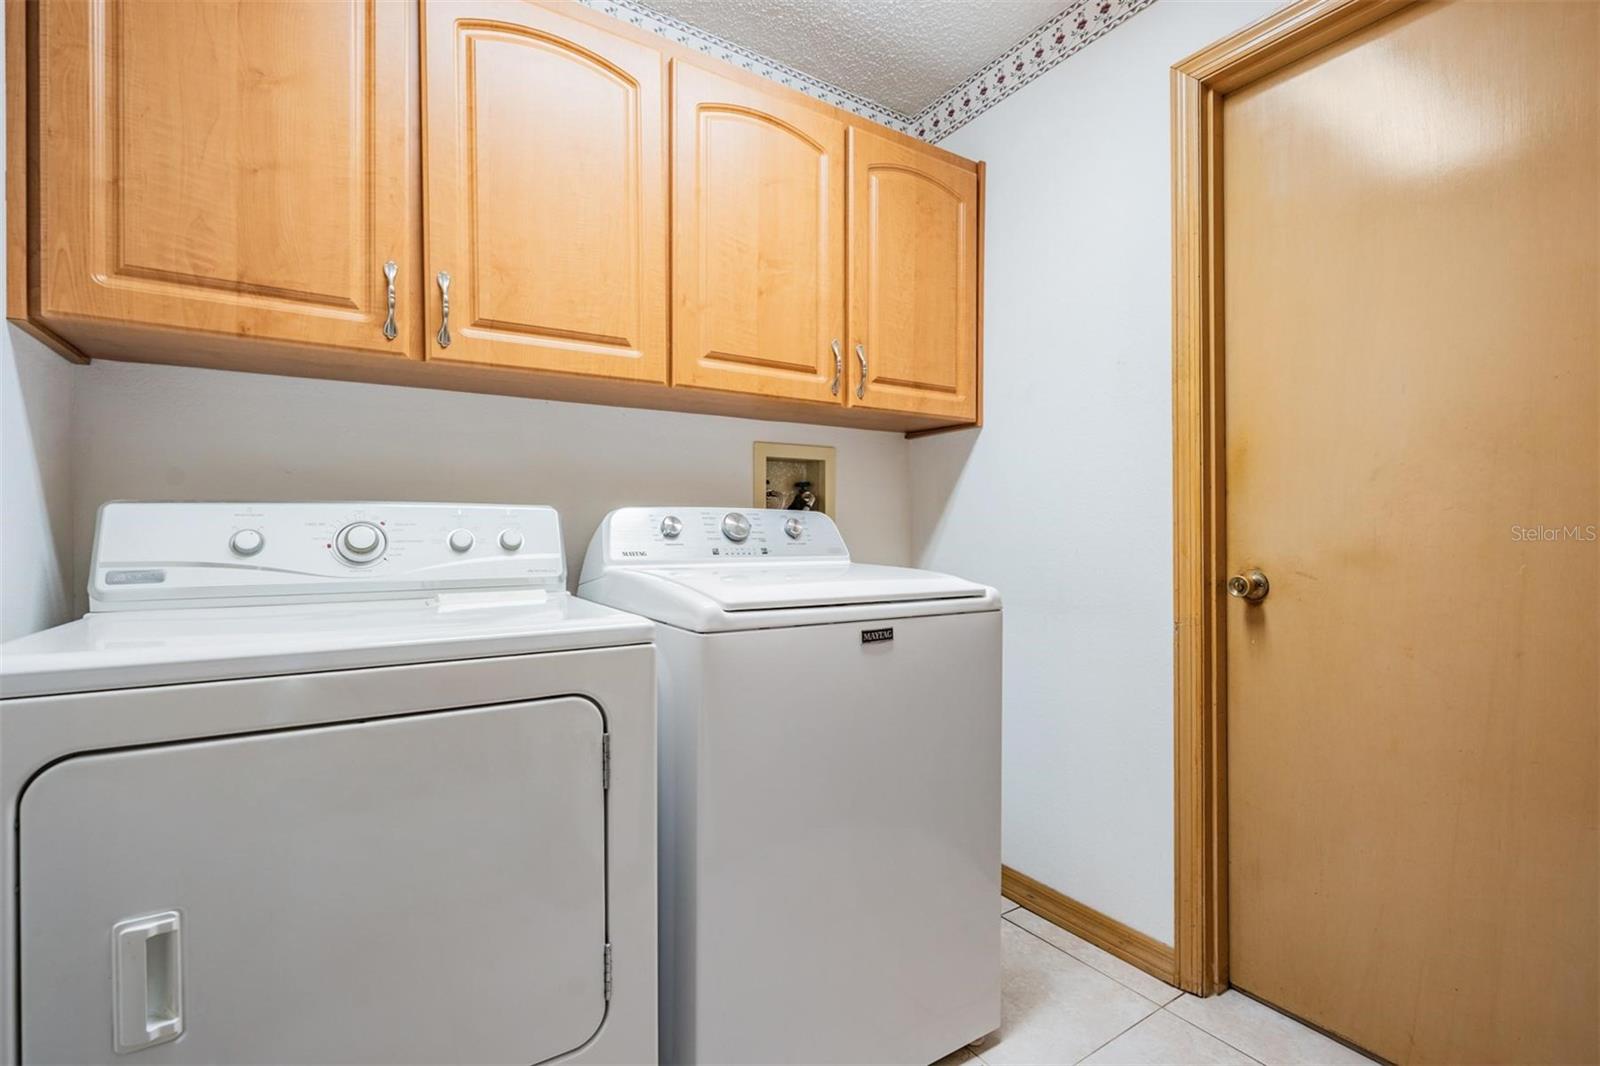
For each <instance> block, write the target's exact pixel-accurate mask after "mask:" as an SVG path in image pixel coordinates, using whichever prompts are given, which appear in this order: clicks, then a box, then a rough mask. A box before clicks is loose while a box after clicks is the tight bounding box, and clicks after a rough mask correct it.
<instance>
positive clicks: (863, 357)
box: [856, 344, 867, 400]
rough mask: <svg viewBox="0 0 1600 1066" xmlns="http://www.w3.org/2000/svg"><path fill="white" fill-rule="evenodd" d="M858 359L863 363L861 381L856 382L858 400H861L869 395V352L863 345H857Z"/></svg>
mask: <svg viewBox="0 0 1600 1066" xmlns="http://www.w3.org/2000/svg"><path fill="white" fill-rule="evenodd" d="M856 359H858V360H859V361H860V363H861V380H860V381H857V382H856V399H858V400H859V399H861V398H862V397H864V396H866V394H867V350H866V349H865V348H864V347H862V346H861V345H859V344H858V345H856Z"/></svg>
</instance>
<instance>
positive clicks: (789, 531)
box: [583, 507, 850, 574]
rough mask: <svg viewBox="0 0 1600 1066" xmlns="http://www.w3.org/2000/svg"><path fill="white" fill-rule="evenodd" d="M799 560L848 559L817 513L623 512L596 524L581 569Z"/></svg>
mask: <svg viewBox="0 0 1600 1066" xmlns="http://www.w3.org/2000/svg"><path fill="white" fill-rule="evenodd" d="M597 552H598V555H597ZM805 559H825V560H828V561H830V562H847V561H849V559H850V551H849V549H847V548H846V547H845V544H844V538H843V537H842V536H840V535H839V527H838V526H836V525H834V524H833V519H831V518H829V517H828V516H827V515H825V514H822V513H821V512H820V511H776V510H767V509H764V508H760V507H624V508H622V509H620V510H616V511H612V512H611V513H610V514H608V515H606V517H605V520H604V521H603V522H601V524H600V530H599V534H598V535H597V536H596V537H595V539H594V540H593V541H591V542H590V545H589V556H588V558H586V559H585V560H584V564H583V569H584V573H585V574H589V573H591V572H597V571H598V570H599V568H600V567H601V566H605V567H617V566H681V565H684V564H687V563H717V564H721V565H729V564H735V563H740V562H744V561H750V562H755V563H767V564H770V563H773V562H782V561H785V560H805Z"/></svg>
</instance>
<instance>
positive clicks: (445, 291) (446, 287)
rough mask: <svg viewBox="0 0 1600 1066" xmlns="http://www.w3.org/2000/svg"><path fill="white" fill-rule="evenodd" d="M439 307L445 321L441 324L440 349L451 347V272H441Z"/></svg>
mask: <svg viewBox="0 0 1600 1066" xmlns="http://www.w3.org/2000/svg"><path fill="white" fill-rule="evenodd" d="M439 306H440V307H441V308H442V309H443V312H444V320H443V321H442V322H440V323H439V337H438V340H439V347H441V348H448V347H450V272H449V271H448V270H441V271H439Z"/></svg>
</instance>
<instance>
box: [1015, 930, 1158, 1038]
mask: <svg viewBox="0 0 1600 1066" xmlns="http://www.w3.org/2000/svg"><path fill="white" fill-rule="evenodd" d="M1024 931H1026V930H1024ZM1052 946H1053V945H1052ZM1073 957H1074V958H1076V957H1077V956H1073ZM1078 961H1079V962H1083V960H1082V959H1078ZM1083 964H1084V965H1085V966H1088V965H1089V964H1088V963H1086V962H1084V963H1083ZM1089 968H1090V969H1094V967H1092V966H1090V967H1089ZM1095 972H1096V973H1098V972H1099V971H1098V970H1096V971H1095ZM1106 976H1107V977H1110V976H1111V975H1110V974H1107V975H1106ZM1111 979H1112V980H1113V981H1116V978H1114V977H1112V978H1111ZM1117 983H1118V984H1119V985H1120V984H1122V982H1121V981H1117ZM1122 987H1123V988H1128V986H1127V985H1122ZM1128 991H1130V992H1132V991H1133V989H1131V988H1129V989H1128ZM1134 994H1135V995H1138V993H1136V992H1135V993H1134ZM1145 1002H1146V1003H1148V1002H1150V1001H1149V1000H1145ZM1160 1013H1161V1005H1160V1004H1159V1003H1158V1004H1156V1009H1155V1010H1153V1011H1151V1012H1150V1013H1149V1014H1146V1015H1145V1016H1144V1017H1143V1018H1140V1019H1139V1020H1138V1021H1136V1022H1134V1023H1133V1024H1132V1025H1130V1026H1128V1027H1127V1028H1126V1029H1124V1030H1122V1032H1120V1033H1118V1034H1117V1035H1116V1036H1114V1037H1112V1038H1111V1039H1110V1040H1107V1041H1106V1042H1105V1043H1104V1044H1101V1045H1100V1046H1099V1047H1097V1048H1095V1049H1094V1050H1092V1051H1090V1052H1089V1054H1087V1055H1085V1056H1083V1058H1081V1059H1079V1060H1078V1062H1080V1063H1082V1062H1087V1061H1088V1060H1089V1059H1092V1058H1094V1057H1095V1056H1096V1055H1098V1054H1100V1052H1101V1051H1103V1050H1104V1049H1105V1048H1106V1047H1107V1046H1108V1045H1110V1044H1113V1043H1115V1042H1116V1041H1118V1040H1121V1039H1122V1038H1123V1037H1125V1036H1127V1035H1128V1034H1129V1033H1131V1032H1133V1031H1134V1030H1135V1029H1137V1028H1139V1026H1141V1025H1143V1024H1144V1023H1145V1022H1147V1021H1149V1020H1150V1019H1151V1018H1154V1017H1155V1016H1156V1015H1157V1014H1160ZM1173 1017H1174V1018H1176V1017H1177V1015H1173Z"/></svg>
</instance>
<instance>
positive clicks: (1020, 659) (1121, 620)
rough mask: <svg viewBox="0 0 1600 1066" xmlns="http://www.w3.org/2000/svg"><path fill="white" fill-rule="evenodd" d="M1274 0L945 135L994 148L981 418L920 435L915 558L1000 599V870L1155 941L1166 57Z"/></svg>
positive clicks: (1162, 671)
mask: <svg viewBox="0 0 1600 1066" xmlns="http://www.w3.org/2000/svg"><path fill="white" fill-rule="evenodd" d="M1276 7H1277V4H1276V3H1275V2H1252V3H1246V2H1220V0H1182V2H1179V0H1162V2H1160V3H1157V4H1156V5H1155V6H1153V7H1151V8H1149V9H1148V10H1146V11H1144V12H1142V13H1140V14H1139V15H1137V16H1135V17H1134V18H1132V19H1130V20H1129V21H1128V22H1127V23H1125V24H1124V25H1122V26H1121V27H1119V28H1117V29H1116V30H1114V31H1113V32H1111V33H1109V34H1107V35H1106V36H1105V37H1104V38H1103V39H1101V40H1099V41H1097V42H1095V43H1094V44H1092V45H1090V46H1089V47H1088V48H1085V49H1084V50H1083V51H1082V52H1081V53H1079V54H1078V55H1076V56H1074V57H1073V58H1071V59H1069V60H1067V61H1066V62H1064V63H1062V64H1061V65H1060V66H1058V67H1056V68H1055V69H1054V70H1052V71H1050V72H1049V73H1048V74H1046V75H1044V76H1043V77H1041V78H1040V79H1039V80H1037V81H1035V82H1033V83H1032V84H1030V85H1029V86H1028V87H1027V88H1025V89H1023V90H1022V91H1020V92H1018V93H1017V94H1016V95H1015V96H1013V97H1011V98H1010V99H1008V100H1006V101H1005V102H1003V103H1001V104H999V105H997V106H996V107H995V108H994V109H992V110H991V111H989V112H988V113H986V114H984V115H982V116H980V117H979V118H977V119H976V120H974V121H973V122H972V123H971V124H969V125H967V126H966V127H964V128H962V129H960V130H958V131H956V133H954V134H953V135H951V136H950V137H949V138H947V139H946V140H944V141H942V142H941V144H942V146H943V147H946V148H949V149H950V150H951V151H954V152H959V153H960V154H962V155H965V156H968V157H970V158H973V159H983V160H987V161H988V164H989V170H988V189H987V211H988V214H987V218H986V224H987V244H986V247H985V270H986V275H985V308H984V325H985V330H986V332H985V335H984V361H985V379H984V381H985V384H984V389H985V391H984V429H983V430H982V431H981V432H976V433H973V432H963V433H957V434H949V435H944V436H935V437H928V438H924V439H921V440H918V441H915V442H913V444H912V448H911V468H912V482H913V489H912V545H913V551H914V553H915V555H916V557H917V559H918V565H921V566H927V567H932V568H935V569H941V570H952V571H955V572H957V573H960V574H963V575H965V576H967V577H970V578H973V579H976V580H981V581H986V582H988V583H989V584H992V585H994V586H996V587H998V588H999V589H1000V590H1001V592H1002V594H1003V595H1004V597H1005V605H1006V645H1005V654H1006V663H1005V685H1006V698H1005V729H1004V760H1005V768H1004V769H1005V784H1004V799H1005V834H1004V845H1003V859H1004V861H1005V863H1006V864H1007V865H1009V866H1011V867H1013V868H1015V869H1017V870H1020V871H1021V872H1023V873H1026V874H1028V875H1030V876H1032V877H1035V878H1038V879H1039V880H1041V881H1043V882H1045V883H1046V884H1048V885H1050V886H1052V887H1053V888H1056V889H1057V890H1059V891H1061V892H1064V893H1066V894H1067V895H1069V896H1071V897H1073V898H1074V899H1077V900H1079V901H1081V902H1083V903H1086V904H1088V905H1089V906H1091V907H1095V908H1096V909H1098V910H1100V911H1103V912H1104V913H1106V914H1109V915H1111V916H1112V917H1114V918H1118V919H1120V920H1121V921H1123V922H1126V923H1127V924H1129V925H1131V926H1133V927H1134V928H1136V929H1139V930H1141V931H1143V932H1145V933H1148V934H1149V935H1151V936H1153V937H1156V938H1157V939H1159V940H1162V941H1165V942H1166V943H1169V944H1170V943H1171V942H1172V931H1173V894H1172V892H1173V888H1172V886H1173V852H1172V847H1173V842H1172V820H1173V815H1172V774H1173V748H1172V502H1171V501H1172V473H1171V463H1172V459H1171V455H1172V451H1171V438H1172V426H1171V351H1172V349H1171V323H1170V315H1171V275H1170V269H1171V228H1170V226H1171V204H1170V199H1171V185H1170V181H1171V177H1170V134H1169V122H1170V113H1169V102H1168V84H1169V83H1168V76H1169V75H1168V71H1169V68H1170V67H1171V65H1172V64H1173V63H1175V62H1177V61H1178V60H1180V59H1182V58H1183V57H1184V56H1186V55H1188V54H1189V53H1191V52H1193V51H1196V50H1197V49H1199V48H1201V47H1204V46H1205V45H1207V44H1209V43H1211V42H1212V41H1214V40H1216V39H1218V38H1219V37H1223V36H1225V35H1227V34H1228V33H1231V32H1233V31H1234V30H1236V29H1239V28H1240V27H1242V26H1244V25H1246V24H1248V23H1250V22H1253V21H1255V20H1256V19H1258V18H1261V17H1262V16H1264V15H1266V14H1268V13H1269V12H1271V11H1272V10H1273V9H1274V8H1276Z"/></svg>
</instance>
